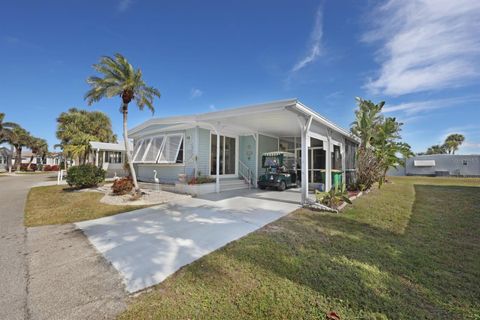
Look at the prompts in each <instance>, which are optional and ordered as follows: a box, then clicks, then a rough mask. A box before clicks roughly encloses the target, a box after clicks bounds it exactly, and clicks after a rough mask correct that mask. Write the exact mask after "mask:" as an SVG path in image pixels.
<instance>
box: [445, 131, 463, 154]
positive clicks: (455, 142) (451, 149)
mask: <svg viewBox="0 0 480 320" xmlns="http://www.w3.org/2000/svg"><path fill="white" fill-rule="evenodd" d="M463 141H465V137H464V136H463V134H459V133H453V134H451V135H449V136H448V137H447V138H446V139H445V143H444V146H445V149H446V150H447V151H448V153H449V154H455V151H457V150H458V147H460V145H461V144H462V143H463Z"/></svg>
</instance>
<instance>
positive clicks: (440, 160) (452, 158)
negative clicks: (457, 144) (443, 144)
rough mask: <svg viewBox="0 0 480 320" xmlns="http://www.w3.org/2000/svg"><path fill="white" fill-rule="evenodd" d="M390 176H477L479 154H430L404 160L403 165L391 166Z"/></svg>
mask: <svg viewBox="0 0 480 320" xmlns="http://www.w3.org/2000/svg"><path fill="white" fill-rule="evenodd" d="M388 175H390V176H457V177H479V176H480V155H461V154H432V155H422V156H415V157H412V158H409V159H407V160H406V163H405V167H398V168H396V169H394V168H392V169H390V170H389V171H388Z"/></svg>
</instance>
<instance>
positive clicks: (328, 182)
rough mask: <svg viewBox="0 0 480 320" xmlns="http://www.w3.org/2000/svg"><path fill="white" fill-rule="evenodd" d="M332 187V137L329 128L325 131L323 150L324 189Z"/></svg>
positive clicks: (327, 189)
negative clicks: (325, 147)
mask: <svg viewBox="0 0 480 320" xmlns="http://www.w3.org/2000/svg"><path fill="white" fill-rule="evenodd" d="M331 188H332V138H331V136H330V129H328V132H327V149H326V150H325V191H330V189H331Z"/></svg>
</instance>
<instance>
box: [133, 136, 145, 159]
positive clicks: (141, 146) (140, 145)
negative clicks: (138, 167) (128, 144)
mask: <svg viewBox="0 0 480 320" xmlns="http://www.w3.org/2000/svg"><path fill="white" fill-rule="evenodd" d="M147 145H148V140H144V139H142V140H138V141H135V145H134V147H133V154H134V155H135V156H134V158H133V162H140V161H141V160H142V158H143V154H144V153H145V149H146V148H147Z"/></svg>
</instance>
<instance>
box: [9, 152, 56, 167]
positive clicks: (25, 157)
mask: <svg viewBox="0 0 480 320" xmlns="http://www.w3.org/2000/svg"><path fill="white" fill-rule="evenodd" d="M13 157H14V158H15V155H14V156H13ZM30 160H31V161H32V164H36V165H40V164H43V165H50V166H53V165H60V163H61V161H62V156H61V154H60V153H58V152H51V153H48V154H47V155H45V156H38V155H36V154H35V153H32V152H31V151H22V161H21V163H24V164H25V163H30ZM13 161H15V159H13Z"/></svg>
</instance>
